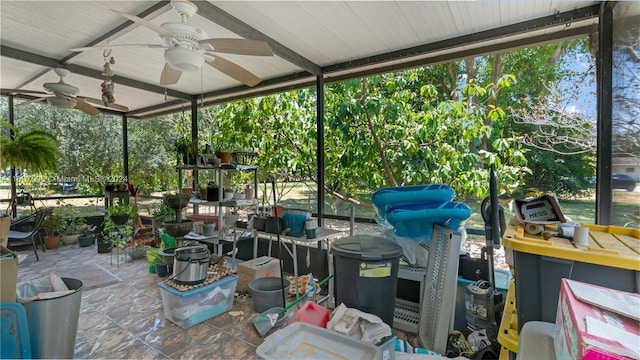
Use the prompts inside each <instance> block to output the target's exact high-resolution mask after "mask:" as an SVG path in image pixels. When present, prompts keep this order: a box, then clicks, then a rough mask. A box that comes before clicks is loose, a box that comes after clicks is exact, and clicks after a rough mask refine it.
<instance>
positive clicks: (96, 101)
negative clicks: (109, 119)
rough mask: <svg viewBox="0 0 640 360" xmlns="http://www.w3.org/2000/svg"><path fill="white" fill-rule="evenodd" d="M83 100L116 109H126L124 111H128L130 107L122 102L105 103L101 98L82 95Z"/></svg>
mask: <svg viewBox="0 0 640 360" xmlns="http://www.w3.org/2000/svg"><path fill="white" fill-rule="evenodd" d="M82 100H84V101H86V102H90V103H93V104H96V105H100V106H104V107H106V108H109V109H115V110H120V111H124V112H128V111H129V108H128V107H126V106H124V105H120V104H111V105H105V104H104V101H102V100H101V99H94V98H89V97H84V96H83V97H82Z"/></svg>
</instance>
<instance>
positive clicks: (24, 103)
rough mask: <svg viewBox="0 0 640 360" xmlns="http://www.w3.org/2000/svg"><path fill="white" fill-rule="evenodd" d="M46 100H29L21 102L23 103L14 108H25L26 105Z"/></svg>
mask: <svg viewBox="0 0 640 360" xmlns="http://www.w3.org/2000/svg"><path fill="white" fill-rule="evenodd" d="M46 99H47V98H37V99H29V100H27V101H23V102H21V103H19V104H17V105H16V106H26V105H29V104H33V103H35V102H39V101H44V100H46Z"/></svg>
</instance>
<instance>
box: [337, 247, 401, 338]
mask: <svg viewBox="0 0 640 360" xmlns="http://www.w3.org/2000/svg"><path fill="white" fill-rule="evenodd" d="M331 251H332V253H333V258H334V261H333V270H334V274H335V303H336V306H337V305H340V304H341V303H344V304H345V305H346V306H347V307H350V308H355V309H358V310H361V311H364V312H367V313H370V314H374V315H377V316H378V317H379V318H380V319H382V321H384V322H385V323H386V324H387V325H389V326H393V313H394V311H395V306H396V286H397V283H398V269H399V267H400V264H399V262H400V255H402V248H401V247H400V245H398V244H396V243H395V242H393V241H391V240H388V239H384V238H380V237H375V236H371V235H354V236H348V237H344V238H341V239H338V240H336V241H335V242H334V243H333V244H332V245H331Z"/></svg>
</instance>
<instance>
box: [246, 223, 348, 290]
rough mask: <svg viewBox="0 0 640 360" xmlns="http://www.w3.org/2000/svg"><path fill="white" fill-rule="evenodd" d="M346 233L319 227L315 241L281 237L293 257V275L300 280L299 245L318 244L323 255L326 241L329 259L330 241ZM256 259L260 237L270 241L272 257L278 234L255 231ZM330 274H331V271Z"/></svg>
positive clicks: (303, 238)
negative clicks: (273, 245)
mask: <svg viewBox="0 0 640 360" xmlns="http://www.w3.org/2000/svg"><path fill="white" fill-rule="evenodd" d="M343 232H344V231H340V230H333V229H327V228H322V227H319V228H317V229H316V237H314V238H313V239H307V238H306V237H293V236H287V235H280V240H282V242H283V244H284V248H285V249H286V250H287V252H288V253H289V255H290V256H291V258H292V259H293V275H294V276H295V278H296V279H297V278H298V256H297V254H298V252H297V246H296V244H297V243H300V244H304V245H309V244H314V243H315V244H317V245H318V250H320V253H322V242H323V241H324V242H325V244H326V247H327V257H329V252H330V249H331V246H330V244H329V240H330V239H333V238H336V237H340V236H341V234H342V233H343ZM254 234H255V235H254V239H255V240H254V243H253V246H254V249H253V252H254V258H255V257H256V256H257V255H256V254H257V252H258V241H257V240H258V237H262V238H267V239H268V240H269V256H271V241H273V240H274V239H277V237H278V235H277V234H272V233H266V232H263V231H255V230H254ZM287 244H291V248H289V247H288V246H287ZM329 272H330V273H331V269H329ZM299 296H300V292H299V287H298V282H297V281H296V298H298V297H299Z"/></svg>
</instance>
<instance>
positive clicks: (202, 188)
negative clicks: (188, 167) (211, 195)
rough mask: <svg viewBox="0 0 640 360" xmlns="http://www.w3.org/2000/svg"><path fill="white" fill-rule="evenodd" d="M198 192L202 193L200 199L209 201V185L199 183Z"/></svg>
mask: <svg viewBox="0 0 640 360" xmlns="http://www.w3.org/2000/svg"><path fill="white" fill-rule="evenodd" d="M198 192H199V195H200V200H202V201H207V185H204V184H198Z"/></svg>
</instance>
